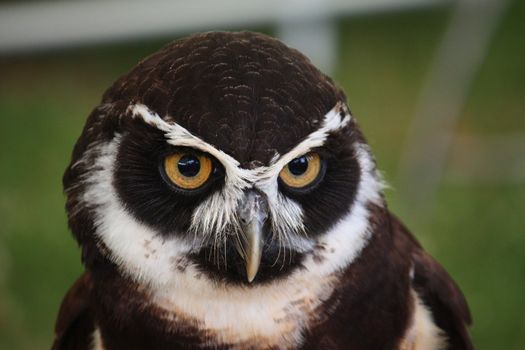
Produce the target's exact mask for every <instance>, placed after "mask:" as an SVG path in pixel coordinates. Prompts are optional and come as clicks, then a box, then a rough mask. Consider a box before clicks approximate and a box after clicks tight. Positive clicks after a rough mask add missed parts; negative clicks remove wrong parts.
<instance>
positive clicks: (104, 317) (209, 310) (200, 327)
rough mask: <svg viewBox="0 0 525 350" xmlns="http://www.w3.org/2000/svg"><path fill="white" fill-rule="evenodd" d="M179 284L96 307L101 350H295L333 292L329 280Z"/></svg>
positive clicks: (322, 313)
mask: <svg viewBox="0 0 525 350" xmlns="http://www.w3.org/2000/svg"><path fill="white" fill-rule="evenodd" d="M182 282H183V281H179V283H178V284H177V286H176V287H173V288H163V289H162V290H155V291H148V292H147V293H139V292H137V293H133V294H131V295H130V294H129V291H128V292H127V293H128V295H126V297H125V298H118V297H117V298H113V300H112V301H111V302H109V303H105V305H102V306H101V307H99V309H98V314H99V316H98V317H97V326H98V327H99V332H100V335H101V339H102V342H101V343H102V344H103V349H106V350H110V349H178V348H185V349H192V348H195V349H197V348H198V349H297V348H299V347H300V346H301V344H303V342H304V334H305V333H306V331H307V329H309V328H310V327H311V326H312V325H313V324H317V323H320V322H323V321H324V320H325V319H326V318H327V317H328V311H329V309H326V311H325V308H324V303H325V301H326V300H327V299H328V298H329V297H330V295H331V293H332V288H331V287H329V285H330V284H329V283H327V284H324V285H323V284H319V283H315V285H312V286H310V285H307V284H305V283H306V281H302V282H301V281H299V280H297V281H295V282H296V283H295V284H282V285H276V286H267V287H260V288H249V289H245V288H241V289H238V288H233V289H221V288H215V289H212V288H211V287H212V286H211V285H199V284H198V283H196V282H195V281H193V282H194V283H193V284H191V285H185V284H184V283H182ZM310 283H311V282H310ZM313 286H315V288H314V287H313ZM128 288H129V287H128ZM124 293H125V292H124Z"/></svg>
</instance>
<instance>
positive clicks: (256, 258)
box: [238, 190, 268, 283]
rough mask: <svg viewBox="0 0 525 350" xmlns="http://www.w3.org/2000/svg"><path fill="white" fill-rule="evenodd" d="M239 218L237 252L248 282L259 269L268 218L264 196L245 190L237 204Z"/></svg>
mask: <svg viewBox="0 0 525 350" xmlns="http://www.w3.org/2000/svg"><path fill="white" fill-rule="evenodd" d="M239 218H240V221H241V226H242V235H241V242H240V243H241V244H240V245H239V247H238V248H239V249H238V250H239V254H240V255H241V256H242V257H243V259H244V263H245V266H246V276H247V278H248V282H250V283H251V282H252V281H253V280H254V278H255V276H256V275H257V271H259V266H260V264H261V257H262V250H263V246H264V234H263V229H264V223H265V221H266V219H267V218H268V202H267V200H266V197H265V196H264V195H263V194H261V193H259V192H257V191H254V190H249V191H247V192H246V194H245V196H244V198H243V201H242V202H241V204H240V206H239Z"/></svg>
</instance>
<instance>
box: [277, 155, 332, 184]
mask: <svg viewBox="0 0 525 350" xmlns="http://www.w3.org/2000/svg"><path fill="white" fill-rule="evenodd" d="M322 171H323V162H322V159H321V157H320V156H319V154H317V153H314V152H311V153H308V154H305V155H303V156H301V157H297V158H295V159H292V160H291V161H290V163H288V164H287V165H286V166H285V167H284V168H283V169H282V170H281V172H280V173H279V178H280V179H281V182H282V183H283V184H285V185H286V186H288V187H289V188H291V189H305V188H307V187H309V186H311V185H314V184H315V183H316V182H317V181H318V180H320V178H321V176H322Z"/></svg>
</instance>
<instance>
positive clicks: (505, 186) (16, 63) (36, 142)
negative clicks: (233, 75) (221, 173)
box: [0, 0, 525, 350]
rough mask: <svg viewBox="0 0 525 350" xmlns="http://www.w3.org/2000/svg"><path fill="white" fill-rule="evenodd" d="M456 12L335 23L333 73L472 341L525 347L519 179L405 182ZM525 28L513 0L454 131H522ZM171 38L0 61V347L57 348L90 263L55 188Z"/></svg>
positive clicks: (391, 195) (524, 209) (524, 16)
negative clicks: (412, 126) (413, 139)
mask: <svg viewBox="0 0 525 350" xmlns="http://www.w3.org/2000/svg"><path fill="white" fill-rule="evenodd" d="M449 19H450V11H449V10H447V9H440V10H425V11H410V12H407V13H392V14H382V15H379V16H365V17H358V18H352V19H348V20H341V21H340V22H339V24H338V26H339V34H340V36H339V39H338V40H339V55H338V65H337V68H336V72H335V74H334V78H335V80H336V81H337V82H338V83H339V84H340V85H342V86H343V87H344V89H345V90H346V92H347V95H348V98H349V105H350V107H351V109H352V111H353V114H354V115H355V116H356V117H357V118H358V120H359V122H360V124H361V126H362V128H363V129H364V132H365V135H366V136H367V138H368V140H369V142H370V143H371V145H372V148H373V150H374V153H375V155H376V158H377V161H378V164H379V167H380V169H382V170H383V172H384V174H385V177H386V179H387V181H388V182H389V183H390V184H391V189H389V190H388V191H387V197H388V200H389V203H390V207H391V209H392V210H393V211H394V212H395V213H397V215H398V216H400V217H401V218H402V219H403V220H404V221H405V222H406V223H407V224H408V226H409V227H410V228H411V230H412V231H413V232H414V233H415V234H416V236H417V237H418V239H420V240H421V241H422V242H423V244H424V246H425V247H426V249H427V250H428V251H430V252H431V253H432V254H433V255H434V256H435V257H436V258H437V259H438V260H439V261H440V262H441V263H442V264H443V265H444V266H445V268H446V269H447V270H448V271H449V272H450V273H451V275H452V276H453V277H454V278H455V279H456V281H457V282H458V284H459V285H460V286H461V288H462V290H463V291H464V293H465V295H466V297H467V299H468V301H469V304H470V307H471V309H472V313H473V317H474V326H473V327H472V336H473V338H474V341H475V343H476V346H477V348H478V349H486V350H491V349H516V350H518V349H525V183H523V182H519V181H515V182H511V183H509V182H505V181H502V182H501V183H497V182H494V183H479V182H476V181H472V182H469V181H463V182H459V183H458V182H455V181H450V179H448V178H447V177H445V178H444V179H443V181H442V182H441V184H440V186H439V188H438V192H437V195H436V197H435V198H434V201H435V203H433V206H432V209H431V212H430V213H424V214H423V213H421V212H420V211H419V210H418V208H414V207H411V206H410V205H408V204H407V201H405V200H404V198H403V197H402V196H401V195H400V191H398V190H397V185H398V184H399V181H400V179H399V178H398V177H397V175H396V174H397V173H398V165H399V160H400V157H401V151H402V145H403V140H404V137H405V135H406V132H407V128H408V126H409V123H410V121H411V118H412V116H413V115H414V110H415V107H416V106H415V103H416V101H417V99H418V97H419V95H420V90H421V87H422V84H423V81H424V78H425V77H426V74H427V72H428V69H429V65H430V63H431V61H432V58H433V56H434V54H435V52H436V47H437V45H438V43H439V40H440V38H441V37H442V35H443V33H444V30H445V28H446V25H447V23H448V21H449ZM251 29H254V30H259V31H261V30H262V31H266V32H269V33H272V30H271V28H270V29H268V28H251ZM524 38H525V6H524V4H523V2H522V1H519V0H516V1H514V2H513V3H512V5H511V6H510V8H509V9H508V10H507V11H506V13H505V15H504V18H503V21H502V22H501V23H500V25H499V27H498V29H497V31H496V34H495V36H494V38H493V40H492V42H491V45H490V51H489V54H488V56H487V57H486V60H485V61H484V63H483V65H482V66H481V70H480V71H479V72H478V74H477V75H476V79H475V81H474V84H473V86H472V88H471V89H470V91H469V96H468V100H467V105H466V108H465V109H463V110H462V115H461V119H460V123H459V125H458V130H459V131H462V132H471V133H476V134H484V135H496V134H498V135H499V134H505V133H506V132H513V133H516V132H520V133H522V134H525V115H524V114H525V42H524V40H525V39H524ZM171 39H174V38H161V39H159V40H157V41H141V42H134V43H127V44H118V45H117V44H113V45H105V46H99V47H90V48H82V49H80V48H77V49H71V50H62V51H60V52H56V51H55V52H53V53H40V54H37V55H17V56H11V57H1V58H0V164H1V168H0V169H1V171H0V349H28V350H29V349H46V348H49V345H50V343H51V340H52V334H53V323H54V320H55V317H56V313H57V310H58V307H59V303H60V301H61V299H62V297H63V295H64V294H65V292H66V291H67V289H68V287H69V286H70V285H71V284H72V282H73V281H74V280H75V278H76V277H77V276H78V275H79V274H80V273H81V271H82V267H81V265H80V253H79V249H78V247H77V246H76V243H75V242H74V240H73V238H72V237H71V235H70V233H69V232H68V229H67V225H66V216H65V213H64V209H63V207H64V196H63V194H62V187H61V176H62V172H63V170H64V169H65V167H66V165H67V164H68V161H69V157H70V152H71V150H72V147H73V144H74V142H75V140H76V138H77V137H78V136H79V134H80V131H81V129H82V126H83V123H84V121H85V118H86V117H87V115H88V114H89V112H90V110H91V109H92V108H93V107H94V106H96V105H97V104H98V101H99V99H100V97H101V95H102V93H103V91H104V90H105V89H106V88H107V87H108V86H109V85H110V84H111V83H112V82H113V81H114V80H115V79H116V78H117V77H118V76H119V75H121V74H123V73H125V72H126V71H128V70H129V69H130V68H131V67H132V66H133V65H135V64H136V63H137V62H138V60H140V59H141V58H142V57H144V56H145V55H148V54H150V53H152V52H154V51H156V50H157V49H158V48H160V47H161V46H162V45H164V44H165V43H166V42H168V41H170V40H171ZM523 156H524V157H525V155H523ZM493 161H494V167H498V163H499V162H500V160H499V159H494V160H493Z"/></svg>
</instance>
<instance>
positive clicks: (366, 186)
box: [53, 32, 473, 350]
mask: <svg viewBox="0 0 525 350" xmlns="http://www.w3.org/2000/svg"><path fill="white" fill-rule="evenodd" d="M63 183H64V191H65V194H66V197H67V203H66V211H67V214H68V222H69V227H70V229H71V231H72V232H73V235H74V237H75V238H76V240H77V241H78V243H79V245H80V247H81V251H82V262H83V264H84V266H85V272H84V273H83V275H82V276H81V277H80V278H79V279H78V280H77V281H76V283H75V284H74V285H73V286H72V288H71V289H70V291H69V292H68V293H67V294H66V296H65V298H64V300H63V302H62V306H61V308H60V311H59V315H58V319H57V323H56V331H55V340H54V344H53V349H55V350H62V349H94V350H99V349H106V350H115V349H119V350H120V349H151V350H155V349H350V350H361V349H363V350H364V349H373V350H377V349H399V350H416V349H417V350H435V349H473V346H472V344H471V341H470V339H469V335H468V332H467V326H468V325H469V324H470V322H471V317H470V314H469V310H468V307H467V304H466V302H465V299H464V297H463V295H462V293H461V291H460V290H459V288H458V287H457V285H456V284H455V283H454V281H453V280H452V279H451V278H450V276H449V275H448V274H447V272H446V271H445V270H444V269H443V268H442V267H441V266H440V265H439V264H438V263H437V262H436V261H435V260H434V259H433V258H432V257H431V256H430V255H428V254H427V253H426V252H425V251H424V250H423V248H422V247H421V246H420V244H419V243H418V242H417V241H416V239H415V238H414V237H413V236H412V235H411V234H410V233H409V231H408V230H407V229H406V228H405V226H403V224H402V223H401V222H400V221H399V220H398V219H397V218H396V217H395V216H393V215H392V214H391V213H390V212H389V210H388V208H387V205H386V203H385V199H384V197H383V194H382V190H383V185H382V181H381V178H380V175H379V174H378V171H377V170H376V164H375V161H374V158H373V156H372V154H371V151H370V148H369V146H368V145H367V143H366V140H365V138H364V137H363V135H362V133H361V131H360V130H359V127H358V124H357V121H356V119H355V117H354V116H353V115H352V114H351V112H350V111H349V109H348V107H347V103H346V96H345V94H344V92H343V91H342V90H341V89H340V88H339V87H338V86H337V85H335V84H334V82H333V81H332V79H330V78H329V77H327V76H326V75H324V74H323V73H321V72H320V71H319V70H318V69H316V68H315V67H314V66H313V65H312V64H311V63H310V62H309V60H308V59H307V58H306V57H305V56H303V55H302V54H301V53H299V52H298V51H296V50H294V49H291V48H289V47H287V46H286V45H284V44H282V43H281V42H279V41H278V40H276V39H273V38H270V37H268V36H265V35H262V34H254V33H248V32H240V33H227V32H210V33H205V34H198V35H194V36H190V37H188V38H185V39H182V40H179V41H175V42H173V43H172V44H169V45H168V46H166V47H165V48H163V49H162V50H160V51H159V52H157V53H155V54H153V55H152V56H149V57H147V58H146V59H144V60H143V61H141V62H140V63H139V64H138V65H137V66H136V67H135V68H133V69H132V70H131V71H130V72H129V73H128V74H126V75H124V76H122V77H121V78H119V79H118V80H117V81H116V82H115V83H114V84H113V85H112V86H111V87H110V88H109V89H108V90H107V91H106V92H105V94H104V95H103V97H102V101H101V103H100V105H99V106H97V107H96V108H95V109H94V110H93V112H92V113H91V115H90V116H89V118H88V119H87V122H86V124H85V127H84V129H83V131H82V134H81V136H80V138H79V139H78V141H77V143H76V145H75V147H74V150H73V154H72V159H71V163H70V165H69V166H68V168H67V169H66V172H65V174H64V178H63Z"/></svg>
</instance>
